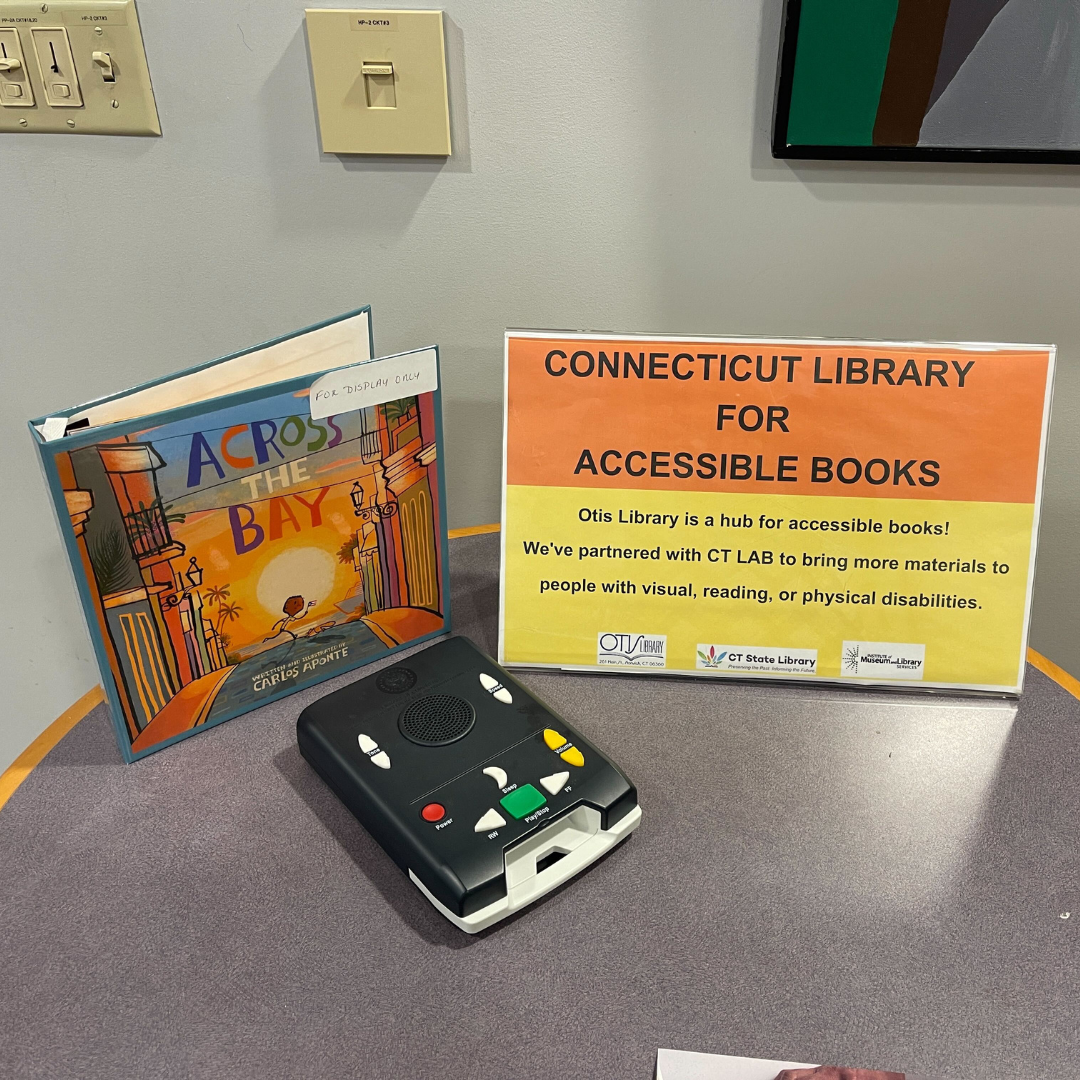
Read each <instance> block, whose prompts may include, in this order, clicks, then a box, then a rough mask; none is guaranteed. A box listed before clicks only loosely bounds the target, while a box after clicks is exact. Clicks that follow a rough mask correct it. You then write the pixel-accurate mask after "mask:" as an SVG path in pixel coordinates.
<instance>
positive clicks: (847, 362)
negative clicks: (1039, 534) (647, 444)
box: [544, 349, 975, 488]
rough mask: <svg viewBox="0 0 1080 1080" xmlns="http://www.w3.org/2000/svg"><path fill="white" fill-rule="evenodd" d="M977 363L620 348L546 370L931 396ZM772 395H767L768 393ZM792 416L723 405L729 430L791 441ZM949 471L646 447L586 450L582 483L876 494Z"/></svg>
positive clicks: (555, 352) (927, 462) (761, 407)
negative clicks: (627, 481) (706, 483)
mask: <svg viewBox="0 0 1080 1080" xmlns="http://www.w3.org/2000/svg"><path fill="white" fill-rule="evenodd" d="M974 366H975V361H974V360H968V361H966V362H960V361H957V360H941V359H930V358H926V359H921V360H915V359H914V358H908V359H907V360H906V361H899V360H896V359H894V358H892V357H864V356H837V357H831V356H830V357H822V356H815V357H813V358H810V357H804V356H802V355H782V354H773V355H772V356H767V355H761V354H758V355H755V356H751V355H749V354H748V353H736V354H734V355H731V356H729V355H728V354H727V353H706V352H693V353H689V352H680V353H675V354H672V353H669V352H637V353H632V352H626V351H620V350H618V349H616V350H613V351H612V352H610V353H608V352H606V351H604V350H600V351H598V352H596V353H593V352H591V351H590V350H588V349H578V350H577V351H575V352H572V353H567V352H565V351H564V350H562V349H552V350H551V351H550V352H549V353H548V354H547V357H546V358H545V360H544V369H545V371H546V372H547V374H548V375H549V376H551V377H553V378H569V379H605V378H611V379H642V380H644V379H656V380H667V379H675V380H678V381H679V382H693V381H697V382H706V383H712V384H713V385H714V386H715V385H717V384H722V383H724V384H730V383H735V384H742V383H748V382H755V383H759V384H762V385H763V388H764V387H767V386H768V385H769V384H775V383H780V384H784V383H794V382H796V381H804V380H806V381H812V382H813V383H815V384H825V383H831V384H834V385H848V386H860V385H869V386H883V387H885V386H894V387H895V386H906V385H913V386H921V387H926V388H928V389H934V388H938V387H950V386H951V387H956V388H958V389H961V390H962V389H964V387H965V385H966V383H967V380H968V377H969V375H970V374H971V371H972V368H974ZM763 397H764V393H763ZM791 423H792V417H791V412H790V410H789V409H788V407H787V406H786V405H779V404H775V403H769V402H767V401H764V400H763V401H762V402H761V403H760V404H739V403H734V402H719V403H718V404H717V406H716V430H717V431H719V432H732V431H734V432H738V431H743V432H749V433H755V432H760V431H764V432H765V433H766V434H775V435H778V436H783V435H786V434H790V433H791V427H790V425H791ZM940 470H941V463H940V462H939V461H936V460H934V459H932V458H921V459H920V458H897V457H892V456H890V457H869V458H865V459H863V458H858V457H842V458H833V457H830V456H825V455H813V456H811V457H810V459H809V461H808V462H805V461H801V460H800V456H799V455H798V454H776V455H765V454H740V453H726V452H718V453H711V452H708V451H706V452H701V453H692V452H690V451H680V450H672V449H664V450H656V449H648V450H645V449H638V448H630V447H593V446H586V447H583V448H582V449H581V451H580V453H579V454H578V458H577V463H576V465H575V466H574V475H575V476H578V475H580V474H582V473H591V474H592V475H593V476H600V475H603V476H621V475H626V476H630V477H641V476H650V477H660V478H674V479H677V480H688V479H690V478H691V477H694V476H696V477H698V478H699V479H701V480H713V479H719V480H751V481H759V482H775V483H784V482H788V483H795V482H797V481H798V480H800V479H803V478H804V477H805V478H808V479H809V480H810V482H811V483H814V484H831V483H840V484H857V483H859V482H860V481H863V482H865V483H868V484H872V485H874V486H876V487H880V486H883V485H889V486H893V487H902V486H908V487H924V488H930V487H935V486H936V485H937V484H938V483H939V482H940V480H941V471H940Z"/></svg>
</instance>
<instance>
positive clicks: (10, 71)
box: [0, 28, 34, 109]
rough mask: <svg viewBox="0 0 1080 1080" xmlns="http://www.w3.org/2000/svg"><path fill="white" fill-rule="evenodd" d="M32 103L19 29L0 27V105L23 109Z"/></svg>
mask: <svg viewBox="0 0 1080 1080" xmlns="http://www.w3.org/2000/svg"><path fill="white" fill-rule="evenodd" d="M33 104H34V91H33V89H32V88H31V86H30V78H29V75H28V74H27V71H26V64H25V63H24V61H23V51H22V45H21V44H20V42H19V31H18V30H10V29H6V28H5V29H0V106H8V107H15V108H23V109H25V108H28V107H29V106H32V105H33Z"/></svg>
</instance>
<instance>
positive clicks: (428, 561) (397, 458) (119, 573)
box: [44, 379, 449, 759]
mask: <svg viewBox="0 0 1080 1080" xmlns="http://www.w3.org/2000/svg"><path fill="white" fill-rule="evenodd" d="M304 382H305V385H303V386H302V387H300V388H299V389H296V388H295V386H296V384H295V383H290V384H279V385H278V386H277V387H274V388H273V389H272V390H271V391H268V392H266V393H265V394H264V395H263V396H261V397H258V398H257V399H256V400H249V401H247V402H246V403H243V404H236V405H231V406H228V407H220V408H215V406H214V404H210V405H208V406H205V407H203V408H202V409H201V410H200V409H196V410H195V415H189V416H187V417H186V418H182V419H175V420H169V418H168V416H166V417H159V418H157V419H159V420H165V421H167V422H161V423H159V424H158V425H157V426H142V427H141V429H140V430H135V431H130V432H128V433H126V434H124V435H122V436H119V437H115V436H114V437H110V438H107V439H103V440H102V441H88V440H89V439H90V438H91V436H90V435H89V434H84V435H82V436H79V435H76V436H75V438H71V437H69V438H68V439H66V440H64V443H67V444H74V443H76V442H77V443H79V444H80V445H78V448H72V449H62V450H53V446H54V445H58V444H46V446H45V448H44V450H45V457H46V462H47V464H48V462H49V461H50V460H51V462H52V464H53V467H54V468H53V476H52V480H53V484H54V488H55V487H56V486H57V484H58V486H59V488H60V489H62V495H63V509H66V516H67V520H66V521H65V522H62V528H63V529H64V530H65V531H67V532H68V533H69V536H68V538H67V539H68V547H69V551H71V552H72V555H73V558H74V555H75V553H76V552H77V556H78V563H77V565H76V577H77V579H79V585H80V591H81V593H82V599H83V604H84V607H85V608H86V613H87V617H88V620H89V621H90V625H91V629H92V630H96V633H95V634H93V635H92V636H93V637H94V638H95V646H96V648H97V650H98V656H99V662H100V663H101V664H102V672H103V677H106V676H111V682H112V690H113V692H112V693H110V695H109V696H110V701H111V703H112V706H113V710H114V713H115V712H116V711H117V710H119V713H120V716H119V717H117V716H114V721H118V722H117V729H118V735H119V737H120V738H121V747H122V749H124V750H125V756H126V757H128V758H129V759H134V758H135V757H138V756H139V755H140V754H142V753H145V752H148V751H150V750H153V749H159V748H160V747H161V746H162V745H164V744H166V743H168V742H170V741H174V740H175V739H177V738H179V737H182V736H183V735H185V734H191V733H193V731H195V730H196V729H199V728H201V727H203V726H206V725H210V724H214V723H217V722H220V721H223V720H227V719H229V718H230V717H234V716H237V715H239V714H241V713H244V712H247V711H249V710H250V709H253V708H256V707H258V706H259V705H262V704H265V703H266V702H268V701H271V700H274V699H275V698H279V697H282V696H284V695H286V694H289V693H293V692H295V691H296V690H299V689H302V688H304V687H306V686H310V685H311V684H312V683H315V682H319V681H322V680H324V679H327V678H331V677H332V676H335V675H339V674H341V673H342V672H344V671H347V670H349V669H351V668H355V667H357V666H359V665H361V664H364V663H367V662H370V661H371V660H374V659H376V658H377V657H379V656H382V655H385V654H386V653H387V652H389V651H391V650H393V649H396V648H398V647H401V646H403V645H405V644H411V643H414V642H415V641H417V640H419V639H421V638H425V637H429V636H431V635H433V634H438V633H440V632H443V631H445V630H447V629H448V628H449V627H448V620H447V603H446V599H447V595H448V592H447V588H446V577H445V575H446V569H445V563H444V558H445V551H444V537H445V526H444V521H443V517H444V497H443V493H442V486H441V482H440V475H439V471H438V469H439V466H438V443H439V417H438V392H437V391H435V392H431V393H424V394H420V395H418V396H415V397H404V398H401V399H398V400H393V401H387V402H384V403H382V404H377V405H373V406H370V407H368V408H364V409H361V410H357V411H353V412H347V413H342V414H339V415H333V416H329V417H327V418H325V419H323V420H313V419H312V417H311V412H310V409H309V408H308V388H307V385H308V384H310V382H311V380H310V379H308V380H305V381H304ZM282 385H289V386H292V387H294V388H293V389H291V390H289V391H286V392H281V390H282ZM218 404H222V403H221V402H220V401H219V403H218ZM191 411H192V410H190V409H189V410H186V412H189V413H190V412H191ZM149 423H150V420H147V421H142V422H138V421H135V422H132V424H129V425H127V426H133V425H138V424H142V425H148V424H149ZM115 426H116V425H113V427H114V428H115ZM63 509H62V511H61V512H63ZM80 567H81V573H80V572H79V569H80ZM108 682H109V678H108V677H106V689H107V690H108V689H109V686H108Z"/></svg>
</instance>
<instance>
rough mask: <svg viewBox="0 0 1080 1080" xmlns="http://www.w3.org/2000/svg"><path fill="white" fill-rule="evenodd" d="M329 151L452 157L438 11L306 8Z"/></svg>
mask: <svg viewBox="0 0 1080 1080" xmlns="http://www.w3.org/2000/svg"><path fill="white" fill-rule="evenodd" d="M305 14H306V16H307V37H308V49H309V50H310V53H311V70H312V74H313V75H314V79H315V100H316V103H317V106H318V110H319V132H320V135H321V136H322V148H323V152H324V153H327V154H429V155H435V156H441V157H448V156H449V154H450V107H449V103H448V100H447V93H446V45H445V42H444V40H443V13H442V12H441V11H371V10H367V9H364V10H349V9H344V8H308V9H307V11H306V12H305Z"/></svg>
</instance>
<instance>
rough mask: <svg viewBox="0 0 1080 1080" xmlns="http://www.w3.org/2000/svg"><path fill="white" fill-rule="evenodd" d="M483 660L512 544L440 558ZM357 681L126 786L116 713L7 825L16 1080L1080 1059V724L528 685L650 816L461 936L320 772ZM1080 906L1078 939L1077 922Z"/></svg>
mask: <svg viewBox="0 0 1080 1080" xmlns="http://www.w3.org/2000/svg"><path fill="white" fill-rule="evenodd" d="M451 563H452V579H453V602H454V616H455V622H456V630H457V632H459V633H462V634H465V635H467V636H469V637H471V638H473V640H475V641H476V642H477V644H479V645H480V646H481V647H482V648H484V649H486V650H487V651H488V652H494V650H495V640H496V612H497V606H498V605H497V600H498V584H497V573H498V571H497V566H498V537H497V536H491V535H489V536H479V537H470V538H463V539H460V540H456V541H454V542H453V543H452V544H451ZM357 677H359V673H354V674H353V675H352V676H343V677H342V678H340V679H338V680H335V681H333V682H330V683H326V684H324V685H323V686H320V687H317V688H315V689H313V690H309V691H306V692H304V693H300V694H297V695H295V696H293V697H291V698H287V699H285V700H284V701H280V702H278V703H276V704H274V705H269V706H267V707H265V708H263V709H260V710H259V711H257V712H253V713H250V714H248V715H247V716H243V717H241V718H239V719H237V720H232V721H230V722H229V723H227V724H224V725H222V726H220V727H217V728H215V729H213V730H210V731H207V732H205V733H204V734H201V735H199V736H198V737H197V738H194V739H190V740H188V741H186V742H183V743H181V744H178V745H176V746H174V747H172V748H170V749H168V750H165V751H164V752H162V753H159V754H155V755H153V756H151V757H150V758H148V759H146V760H144V761H141V762H139V763H137V764H135V765H124V764H123V763H122V762H121V759H120V755H119V753H118V751H117V749H116V747H115V745H114V742H113V734H112V730H111V728H110V726H109V723H108V717H107V716H106V712H105V706H99V707H98V708H97V709H96V710H95V711H94V712H93V713H91V714H90V716H88V717H87V718H86V719H85V720H83V721H82V722H81V723H79V724H78V725H77V726H76V727H75V728H74V729H73V730H72V731H71V733H70V734H69V735H67V737H66V738H64V739H63V740H62V741H61V742H60V743H59V745H58V746H57V747H56V748H55V749H54V750H53V751H52V752H51V753H50V754H49V755H48V757H46V758H45V760H44V761H43V762H42V764H41V765H39V766H38V767H37V768H36V769H35V770H34V772H33V773H32V774H31V775H30V776H29V778H28V779H27V780H26V782H25V783H24V784H23V785H22V787H20V788H19V790H18V791H17V792H16V793H15V795H14V796H13V797H12V799H11V800H10V802H9V803H8V804H7V806H6V807H5V808H4V809H3V811H0V868H2V869H0V947H2V950H3V952H2V956H0V1076H3V1077H5V1078H16V1077H48V1078H50V1080H55V1078H63V1077H78V1078H83V1080H88V1078H94V1077H131V1078H138V1080H150V1078H154V1077H169V1078H173V1077H177V1078H179V1077H199V1078H204V1077H205V1078H214V1080H218V1078H224V1077H228V1078H236V1080H247V1078H259V1080H270V1078H276V1077H290V1078H291V1077H304V1078H307V1077H311V1078H323V1077H325V1078H333V1080H340V1078H343V1077H365V1078H372V1080H378V1078H384V1077H385V1078H393V1080H402V1078H407V1077H425V1078H426V1077H432V1078H439V1080H458V1078H462V1080H464V1078H469V1080H487V1078H492V1080H494V1078H499V1080H503V1078H513V1080H519V1078H524V1077H530V1078H532V1077H536V1078H540V1077H590V1078H591V1077H596V1078H603V1080H608V1078H611V1080H615V1078H619V1080H624V1078H626V1080H630V1078H636V1080H648V1078H649V1077H651V1076H652V1075H653V1069H654V1067H655V1061H656V1051H657V1048H658V1047H674V1048H677V1049H685V1050H697V1051H710V1052H716V1053H728V1054H737V1055H743V1056H748V1057H753V1056H757V1057H768V1058H779V1059H786V1060H795V1061H814V1062H826V1061H829V1062H840V1063H846V1064H852V1065H862V1066H866V1067H877V1068H889V1069H893V1070H899V1071H908V1072H915V1073H923V1074H930V1075H939V1076H943V1077H950V1078H955V1080H1006V1078H1008V1080H1016V1078H1020V1077H1023V1078H1029V1077H1030V1078H1040V1077H1045V1078H1047V1080H1051V1078H1061V1077H1071V1076H1075V1075H1076V1073H1077V1070H1078V1067H1080V985H1078V974H1077V973H1078V970H1080V945H1078V935H1077V930H1078V928H1080V889H1078V886H1080V873H1078V843H1077V837H1078V826H1080V773H1078V769H1077V764H1078V762H1080V739H1078V736H1080V702H1078V701H1077V700H1076V699H1074V698H1073V697H1071V696H1070V695H1069V694H1068V693H1066V691H1064V690H1063V689H1061V688H1060V687H1058V686H1057V685H1056V684H1055V683H1053V682H1052V681H1051V680H1049V679H1048V678H1046V677H1045V676H1043V675H1042V674H1040V673H1039V672H1037V671H1035V670H1033V669H1029V670H1028V675H1027V687H1026V690H1025V692H1024V695H1023V698H1022V699H1021V701H1020V704H1019V707H1018V708H1017V706H1016V705H1015V704H1010V703H1007V702H1003V701H986V700H978V699H972V698H946V697H936V698H922V697H917V696H915V695H910V694H905V695H903V696H889V695H887V694H884V693H878V694H872V693H865V692H859V691H851V692H844V691H841V690H826V689H822V688H810V687H790V688H786V687H772V686H765V685H761V684H757V685H755V684H749V685H748V684H736V683H723V684H721V683H719V682H715V681H697V680H689V679H687V680H679V679H663V678H644V677H640V676H634V677H631V676H622V675H614V676H611V675H603V676H601V675H595V676H589V675H582V676H570V675H562V674H554V673H543V674H537V673H531V672H526V673H525V674H523V675H521V676H520V677H521V680H522V681H523V682H524V683H526V684H527V685H528V686H529V687H531V688H533V689H535V691H536V692H537V693H538V694H539V695H540V696H541V697H542V698H544V699H545V700H547V701H548V702H549V704H551V705H552V706H553V707H554V708H555V709H556V710H559V711H560V712H562V713H563V714H564V715H565V716H566V717H567V718H568V719H569V720H570V721H571V722H572V723H573V724H575V725H576V726H578V727H579V728H580V729H581V730H582V731H583V732H584V733H585V734H586V735H587V736H588V737H589V738H590V739H591V740H592V741H593V742H595V743H597V744H598V745H599V746H600V747H602V748H603V749H604V750H606V751H607V752H608V753H609V754H610V755H611V757H612V758H613V759H614V760H615V761H616V762H618V763H619V764H620V765H621V766H622V768H623V769H624V770H625V771H626V772H627V774H628V775H629V776H630V777H631V779H633V780H634V781H635V782H636V784H637V786H638V792H639V797H640V800H641V805H642V807H643V810H644V818H643V820H642V824H641V826H640V827H639V829H638V830H637V832H636V833H635V834H634V836H633V837H632V838H631V839H630V840H629V841H628V842H627V843H626V844H624V845H622V846H621V847H620V848H618V849H616V850H615V851H614V852H613V853H612V854H611V855H610V856H609V857H608V858H606V859H604V860H602V861H601V862H599V863H598V864H596V865H595V866H594V867H592V868H591V869H590V870H589V871H588V872H586V873H585V874H584V875H582V876H581V877H579V878H578V879H577V880H575V881H573V882H571V883H569V884H568V885H566V886H564V887H563V888H562V889H561V890H560V891H558V892H556V893H554V894H553V895H551V896H550V897H548V898H546V899H545V900H543V901H541V902H540V903H539V904H538V905H536V906H535V907H533V908H531V909H528V910H526V911H525V912H524V913H522V914H520V915H518V916H516V917H515V918H513V919H512V920H509V921H508V922H506V923H503V924H502V925H500V926H496V927H493V928H492V929H490V930H488V931H485V932H484V933H483V934H480V935H478V936H477V937H474V938H470V937H468V936H466V935H465V934H463V933H461V932H460V931H459V930H457V929H455V928H454V927H453V926H452V925H451V924H450V923H448V922H447V921H445V920H444V919H443V918H442V916H440V915H439V914H438V913H437V912H436V911H435V909H434V908H432V907H431V906H430V904H429V903H428V902H427V900H425V899H424V897H423V896H422V895H421V893H420V892H419V890H417V888H416V887H415V886H414V885H413V884H411V883H410V882H409V880H408V879H407V878H406V877H405V876H404V875H403V874H402V873H401V872H400V871H399V870H398V869H397V868H396V867H395V866H394V864H393V863H392V862H391V861H390V859H389V858H388V857H387V856H386V855H384V854H383V852H382V850H381V849H380V848H379V847H378V846H377V845H376V844H375V843H374V841H372V840H371V838H370V837H369V836H368V835H367V833H366V832H365V831H364V830H363V829H362V828H361V827H360V825H359V824H358V823H357V822H356V821H355V820H354V819H353V818H352V817H351V816H350V815H349V813H348V812H347V811H346V810H345V808H344V807H343V806H342V805H341V804H340V803H338V801H337V799H336V798H335V797H334V796H333V795H332V794H331V793H330V791H329V790H328V789H327V788H326V787H324V786H323V784H322V782H321V781H320V780H319V778H318V777H317V776H316V775H315V774H314V773H313V772H312V770H311V769H310V768H309V767H308V765H307V763H306V762H305V761H304V760H303V759H302V758H301V757H300V754H299V752H298V750H297V748H296V739H295V728H294V724H295V721H296V717H297V715H298V714H299V712H300V710H301V709H302V708H303V707H304V706H305V705H307V704H308V703H309V702H311V701H313V700H314V699H315V698H317V697H319V696H321V695H322V694H324V693H327V692H328V691H330V690H333V689H336V688H337V687H338V686H340V685H342V684H344V683H345V682H348V681H349V680H350V678H357ZM1067 912H1068V913H1070V917H1069V918H1065V917H1064V916H1065V913H1067Z"/></svg>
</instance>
